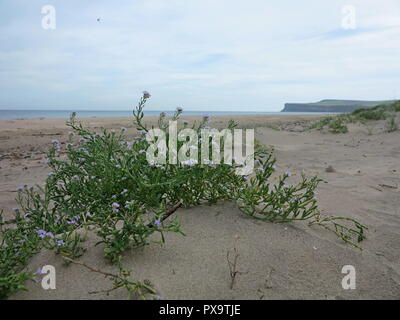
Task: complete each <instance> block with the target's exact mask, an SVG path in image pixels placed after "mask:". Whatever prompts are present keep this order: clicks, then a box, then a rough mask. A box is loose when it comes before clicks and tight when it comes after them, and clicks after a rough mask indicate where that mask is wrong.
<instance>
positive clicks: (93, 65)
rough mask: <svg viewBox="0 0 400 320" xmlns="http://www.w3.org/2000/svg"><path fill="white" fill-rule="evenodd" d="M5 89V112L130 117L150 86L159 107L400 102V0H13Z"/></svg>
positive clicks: (4, 11)
mask: <svg viewBox="0 0 400 320" xmlns="http://www.w3.org/2000/svg"><path fill="white" fill-rule="evenodd" d="M44 5H52V6H54V8H55V9H56V29H55V30H51V29H50V30H45V29H43V27H42V19H43V17H44V16H45V14H42V13H41V10H42V7H43V6H44ZM345 5H352V6H354V7H355V9H356V29H345V28H343V25H342V20H343V19H344V17H345V15H346V14H344V13H343V12H342V9H343V6H345ZM98 18H100V21H97V19H98ZM346 21H348V20H346ZM0 88H1V89H0V109H77V110H78V109H87V110H89V109H93V110H103V109H104V110H108V109H115V110H128V109H131V108H132V105H133V104H135V101H136V100H137V99H138V97H139V96H140V94H141V92H142V91H143V90H148V91H149V92H150V93H151V94H152V98H151V101H150V103H149V108H150V109H153V110H161V109H163V110H164V109H172V108H175V107H176V106H183V107H184V108H185V109H187V110H235V111H252V110H254V111H279V110H280V109H282V107H283V104H284V103H285V102H311V101H317V100H321V99H325V98H336V99H365V100H383V99H393V98H400V1H399V0H347V1H341V0H330V1H321V0H303V1H294V0H248V1H243V0H241V1H238V0H168V1H166V0H115V1H109V0H96V1H81V0H79V1H78V0H46V1H38V0H1V1H0Z"/></svg>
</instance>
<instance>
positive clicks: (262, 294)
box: [0, 114, 400, 300]
mask: <svg viewBox="0 0 400 320" xmlns="http://www.w3.org/2000/svg"><path fill="white" fill-rule="evenodd" d="M78 116H79V114H78ZM321 117H322V116H321V115H301V116H299V115H296V116H294V115H246V116H242V115H240V116H239V115H234V116H231V117H230V116H217V117H213V122H212V124H213V126H215V127H218V128H223V127H225V126H226V124H227V122H228V120H229V119H231V118H232V119H234V120H236V121H237V122H238V123H239V127H241V128H255V129H256V139H257V140H258V141H260V142H261V143H262V144H264V145H266V146H273V147H274V149H275V156H276V158H277V170H278V171H279V172H284V171H290V172H292V173H293V177H291V179H293V181H296V179H298V178H299V175H300V174H301V172H304V173H305V174H306V175H307V176H312V175H315V174H317V175H318V176H319V177H321V178H322V179H324V182H323V183H321V184H320V186H319V188H318V194H317V198H318V203H319V208H320V210H321V212H322V213H324V214H326V215H339V216H344V217H351V218H355V219H357V220H359V221H360V222H362V223H363V224H365V225H366V226H368V228H369V230H368V232H367V239H366V240H364V241H363V242H362V243H361V245H362V247H363V249H364V250H363V251H360V250H358V249H355V248H353V247H351V246H349V245H346V244H345V243H344V242H343V241H341V240H340V239H338V238H337V237H335V235H333V234H331V233H329V232H326V231H325V230H323V229H320V228H317V227H316V228H314V227H311V228H310V227H308V226H307V225H306V224H305V223H288V224H272V223H264V222H260V221H256V220H254V219H251V218H249V217H246V216H244V215H243V214H242V213H240V212H239V210H238V209H237V208H236V207H235V206H234V205H233V204H231V203H218V204H217V205H214V206H207V205H204V206H199V207H195V208H186V209H179V210H178V211H177V212H176V216H178V217H179V218H180V220H181V224H182V229H183V231H184V232H185V234H186V236H182V235H179V234H172V233H171V234H166V243H165V244H164V245H160V244H156V243H153V244H151V245H149V246H147V247H145V248H144V249H142V250H137V251H130V252H127V253H126V254H125V255H124V265H125V266H126V267H128V268H129V269H132V270H133V275H134V277H135V278H137V279H140V280H142V281H143V280H145V279H148V280H149V281H150V282H151V283H152V284H153V285H154V287H155V289H156V290H157V293H158V294H159V295H160V296H161V297H162V298H163V299H257V300H259V299H260V300H262V299H400V161H399V159H400V131H397V132H393V133H386V132H385V130H384V123H383V122H380V121H376V122H374V124H373V127H372V129H371V128H370V129H371V130H372V134H370V133H371V131H368V130H367V128H366V127H365V126H363V125H356V124H352V125H350V126H349V133H346V134H332V133H326V132H319V131H308V130H305V128H306V127H307V126H308V125H309V124H310V123H311V122H312V121H314V120H316V119H318V118H321ZM183 119H187V120H189V121H194V120H198V119H199V118H198V117H185V116H183ZM82 121H83V123H84V124H85V125H86V126H88V127H90V128H91V129H93V131H96V130H98V129H99V128H102V127H104V128H108V129H111V128H114V129H119V128H121V127H126V128H128V131H127V134H128V136H132V137H133V136H134V135H135V132H136V130H135V129H134V128H133V126H132V119H131V118H87V119H83V120H82ZM146 121H147V122H148V123H154V124H155V123H156V119H155V118H148V119H146ZM68 131H69V129H68V128H67V127H66V125H65V119H21V120H4V119H3V120H0V208H2V209H4V211H5V214H6V216H10V215H11V211H12V208H14V207H15V206H16V203H15V200H14V199H15V196H16V188H17V186H19V185H23V184H42V183H43V182H44V180H45V178H46V176H47V173H48V171H49V169H48V168H47V166H46V164H45V162H44V158H45V156H46V152H47V150H48V149H49V147H50V141H51V140H52V139H58V140H60V141H61V142H62V143H65V141H66V140H67V133H68ZM329 166H331V167H332V168H333V170H328V171H329V172H327V170H326V169H327V168H328V167H329ZM96 241H97V240H96V239H95V237H94V236H93V235H90V234H89V239H88V240H87V242H86V243H85V246H86V247H90V250H88V251H87V253H86V254H84V255H83V256H82V257H81V258H80V261H82V262H85V263H87V264H88V265H91V266H94V267H96V268H99V269H102V270H113V267H112V266H111V265H110V264H109V262H108V261H106V260H105V259H104V258H103V253H102V247H101V246H97V247H94V244H95V243H96ZM235 245H236V247H237V250H238V253H239V257H238V265H237V267H238V271H240V273H239V274H238V276H237V278H236V281H235V284H234V287H233V289H230V276H229V267H228V263H227V252H232V250H233V249H234V247H235ZM47 264H50V265H53V266H55V267H56V270H57V289H56V290H47V291H46V290H43V289H42V288H41V286H40V284H39V283H35V282H31V281H30V282H28V283H27V287H28V289H29V291H27V292H19V293H17V294H15V295H14V296H12V297H11V299H123V298H124V297H125V292H124V291H120V290H116V291H113V292H112V293H111V294H110V295H109V296H106V295H104V294H97V295H96V294H89V292H90V291H98V290H104V289H108V288H109V287H110V281H109V280H107V279H105V278H104V276H101V275H98V274H95V273H92V272H89V271H88V270H86V269H84V268H82V267H81V266H78V265H70V266H68V267H66V266H64V265H63V259H62V258H61V257H59V256H56V255H55V254H54V253H53V252H50V251H47V250H42V251H41V252H40V253H39V254H38V255H36V256H35V257H34V258H33V259H32V260H31V262H30V263H29V265H28V269H29V270H31V271H35V270H37V268H39V267H41V266H43V265H47ZM345 265H352V266H354V267H355V269H356V272H357V273H356V275H357V288H356V289H355V290H344V289H343V288H342V285H341V282H342V279H343V277H344V276H345V275H344V274H342V273H341V270H342V267H343V266H345Z"/></svg>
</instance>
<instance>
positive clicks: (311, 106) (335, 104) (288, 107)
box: [282, 99, 394, 113]
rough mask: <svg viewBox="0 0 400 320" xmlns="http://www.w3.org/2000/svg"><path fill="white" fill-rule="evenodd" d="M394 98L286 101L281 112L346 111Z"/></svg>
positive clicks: (375, 104)
mask: <svg viewBox="0 0 400 320" xmlns="http://www.w3.org/2000/svg"><path fill="white" fill-rule="evenodd" d="M393 101H394V100H385V101H363V100H335V99H326V100H321V101H319V102H313V103H286V104H285V107H284V108H283V110H282V112H330V113H332V112H333V113H346V112H352V111H354V110H356V109H360V108H373V107H375V106H377V105H380V104H384V103H391V102H393Z"/></svg>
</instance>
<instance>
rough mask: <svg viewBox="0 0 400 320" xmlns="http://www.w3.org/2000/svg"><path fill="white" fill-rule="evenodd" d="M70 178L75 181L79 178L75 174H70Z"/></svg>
mask: <svg viewBox="0 0 400 320" xmlns="http://www.w3.org/2000/svg"><path fill="white" fill-rule="evenodd" d="M71 179H72V180H75V181H76V180H79V177H78V176H77V175H74V176H72V178H71Z"/></svg>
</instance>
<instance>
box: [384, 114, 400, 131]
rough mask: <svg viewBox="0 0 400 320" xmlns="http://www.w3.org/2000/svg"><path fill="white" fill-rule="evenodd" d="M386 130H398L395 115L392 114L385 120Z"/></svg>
mask: <svg viewBox="0 0 400 320" xmlns="http://www.w3.org/2000/svg"><path fill="white" fill-rule="evenodd" d="M386 130H387V132H394V131H397V130H399V126H398V124H397V122H396V117H395V116H394V115H392V116H391V117H390V118H388V120H387V121H386Z"/></svg>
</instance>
